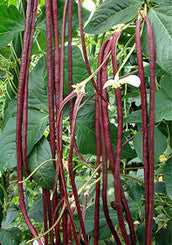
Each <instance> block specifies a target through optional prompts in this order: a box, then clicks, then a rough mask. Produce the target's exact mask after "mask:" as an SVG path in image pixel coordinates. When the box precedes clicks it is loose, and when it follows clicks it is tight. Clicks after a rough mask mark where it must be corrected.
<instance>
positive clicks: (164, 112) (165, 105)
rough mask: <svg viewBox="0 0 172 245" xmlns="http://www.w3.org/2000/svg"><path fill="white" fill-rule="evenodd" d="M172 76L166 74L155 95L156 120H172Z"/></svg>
mask: <svg viewBox="0 0 172 245" xmlns="http://www.w3.org/2000/svg"><path fill="white" fill-rule="evenodd" d="M171 81H172V76H171V75H167V74H166V75H165V76H164V77H163V78H162V79H161V81H160V85H161V88H160V90H158V91H157V92H156V96H155V121H156V122H159V121H161V120H163V119H165V120H172V93H171V91H172V83H171Z"/></svg>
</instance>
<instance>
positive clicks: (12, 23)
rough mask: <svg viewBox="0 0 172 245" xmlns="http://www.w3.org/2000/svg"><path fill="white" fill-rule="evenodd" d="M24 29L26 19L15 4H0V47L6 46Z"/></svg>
mask: <svg viewBox="0 0 172 245" xmlns="http://www.w3.org/2000/svg"><path fill="white" fill-rule="evenodd" d="M23 30H24V19H23V17H22V15H21V14H20V13H19V11H18V10H17V8H16V7H15V6H14V5H10V6H9V7H7V6H6V5H0V39H1V42H0V49H1V48H4V47H5V46H6V45H7V44H8V43H9V42H10V41H11V40H12V39H13V38H14V37H16V36H17V34H18V32H21V31H23Z"/></svg>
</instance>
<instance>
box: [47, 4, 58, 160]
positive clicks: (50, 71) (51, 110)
mask: <svg viewBox="0 0 172 245" xmlns="http://www.w3.org/2000/svg"><path fill="white" fill-rule="evenodd" d="M45 6H46V48H47V87H48V111H49V126H50V147H51V151H52V158H53V159H55V152H56V150H55V149H56V147H55V119H54V79H53V52H52V1H51V0H46V1H45Z"/></svg>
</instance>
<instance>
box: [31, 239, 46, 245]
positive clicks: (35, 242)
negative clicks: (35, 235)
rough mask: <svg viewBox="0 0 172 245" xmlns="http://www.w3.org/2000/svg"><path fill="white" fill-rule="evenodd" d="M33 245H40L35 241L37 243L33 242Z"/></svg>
mask: <svg viewBox="0 0 172 245" xmlns="http://www.w3.org/2000/svg"><path fill="white" fill-rule="evenodd" d="M41 242H42V240H41ZM33 245H39V243H38V242H37V240H35V241H34V242H33ZM42 245H44V243H43V242H42Z"/></svg>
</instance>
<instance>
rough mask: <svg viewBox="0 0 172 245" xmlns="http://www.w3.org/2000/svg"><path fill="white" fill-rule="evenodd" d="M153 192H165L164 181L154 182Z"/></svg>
mask: <svg viewBox="0 0 172 245" xmlns="http://www.w3.org/2000/svg"><path fill="white" fill-rule="evenodd" d="M154 193H157V194H166V193H167V192H166V188H165V182H164V181H161V182H156V183H155V185H154Z"/></svg>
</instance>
